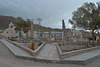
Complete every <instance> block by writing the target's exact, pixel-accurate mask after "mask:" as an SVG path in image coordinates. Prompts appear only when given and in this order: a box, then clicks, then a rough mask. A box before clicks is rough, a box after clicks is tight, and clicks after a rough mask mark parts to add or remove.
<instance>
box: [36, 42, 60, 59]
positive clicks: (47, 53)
mask: <svg viewBox="0 0 100 67" xmlns="http://www.w3.org/2000/svg"><path fill="white" fill-rule="evenodd" d="M36 58H42V59H50V60H59V55H58V52H57V48H56V45H55V44H53V43H51V44H48V43H47V44H45V46H44V47H43V48H42V50H41V51H40V52H39V53H38V54H37V55H36Z"/></svg>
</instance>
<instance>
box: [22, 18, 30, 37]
mask: <svg viewBox="0 0 100 67" xmlns="http://www.w3.org/2000/svg"><path fill="white" fill-rule="evenodd" d="M23 27H24V28H23V31H24V33H26V37H27V36H28V31H29V30H30V28H31V20H30V19H27V21H25V22H24V25H23Z"/></svg>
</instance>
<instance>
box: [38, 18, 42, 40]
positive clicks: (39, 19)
mask: <svg viewBox="0 0 100 67" xmlns="http://www.w3.org/2000/svg"><path fill="white" fill-rule="evenodd" d="M37 21H39V40H40V37H41V33H40V26H41V25H40V22H41V21H42V19H41V18H37Z"/></svg>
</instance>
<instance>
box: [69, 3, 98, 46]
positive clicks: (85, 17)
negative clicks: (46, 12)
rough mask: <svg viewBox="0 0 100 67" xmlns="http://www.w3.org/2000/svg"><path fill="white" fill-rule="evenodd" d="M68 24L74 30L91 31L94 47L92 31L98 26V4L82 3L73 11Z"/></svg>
mask: <svg viewBox="0 0 100 67" xmlns="http://www.w3.org/2000/svg"><path fill="white" fill-rule="evenodd" d="M72 14H73V16H72V19H69V22H70V23H71V24H72V25H73V27H74V28H83V29H86V30H91V31H92V38H93V46H94V31H95V30H96V29H97V28H98V27H99V26H100V2H98V3H96V4H95V3H91V2H90V3H84V4H83V5H82V6H81V7H80V8H78V9H77V11H74V12H73V13H72Z"/></svg>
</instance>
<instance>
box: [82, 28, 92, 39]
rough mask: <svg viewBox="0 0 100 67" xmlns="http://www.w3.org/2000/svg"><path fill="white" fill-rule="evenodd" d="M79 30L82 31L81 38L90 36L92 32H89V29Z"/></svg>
mask: <svg viewBox="0 0 100 67" xmlns="http://www.w3.org/2000/svg"><path fill="white" fill-rule="evenodd" d="M80 32H81V33H82V37H83V38H90V37H92V33H91V32H89V31H83V30H80Z"/></svg>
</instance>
